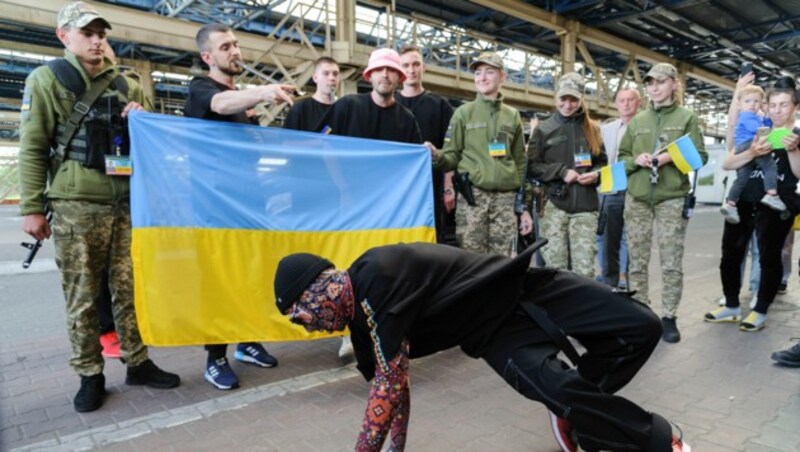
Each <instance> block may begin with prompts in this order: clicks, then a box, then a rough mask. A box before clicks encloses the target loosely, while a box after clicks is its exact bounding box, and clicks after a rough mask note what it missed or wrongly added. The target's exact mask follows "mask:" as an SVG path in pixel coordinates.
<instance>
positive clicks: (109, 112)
mask: <svg viewBox="0 0 800 452" xmlns="http://www.w3.org/2000/svg"><path fill="white" fill-rule="evenodd" d="M47 66H48V67H49V68H50V69H51V70H52V71H53V73H54V74H55V76H56V79H57V80H58V82H59V83H61V85H62V86H63V87H64V88H66V89H68V90H69V91H70V92H72V93H73V94H74V95H75V99H76V102H77V101H78V100H79V99H80V98H81V96H82V95H83V93H84V92H85V91H86V88H87V86H86V83H85V82H84V80H83V77H81V74H80V73H79V72H78V69H76V68H75V67H74V66H73V65H72V64H70V63H69V61H67V60H66V59H64V58H57V59H54V60H50V61H48V62H47ZM120 96H121V97H122V100H121V99H120ZM127 98H128V83H127V81H126V80H125V77H123V76H122V75H118V76H117V77H116V78H115V79H114V80H113V82H111V85H109V88H107V89H106V90H105V91H104V92H103V94H102V95H101V96H100V97H99V98H97V100H95V101H94V103H92V105H91V106H90V107H89V108H88V111H86V113H85V115H84V116H83V119H82V121H81V123H80V127H79V128H78V130H77V132H76V133H75V135H74V136H73V137H72V140H71V141H70V142H69V143H68V144H67V146H66V148H65V149H60V148H59V149H55V150H54V154H56V158H58V159H60V160H67V159H69V160H76V161H79V162H81V163H82V164H83V166H85V167H87V168H93V169H98V170H103V169H104V168H105V155H107V154H119V155H128V153H129V149H130V139H129V137H128V127H127V124H126V123H125V122H124V121H123V119H122V110H123V109H124V108H125V105H126V104H127ZM66 131H67V124H66V123H59V124H58V125H57V127H56V137H55V138H56V140H55V141H56V142H60V140H59V138H61V137H63V136H64V135H65V133H66Z"/></svg>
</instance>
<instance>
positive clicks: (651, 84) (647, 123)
mask: <svg viewBox="0 0 800 452" xmlns="http://www.w3.org/2000/svg"><path fill="white" fill-rule="evenodd" d="M644 84H645V90H646V91H647V95H648V96H649V97H650V105H649V106H648V108H647V109H646V110H644V111H642V112H640V113H639V114H637V115H636V116H634V118H633V119H632V120H631V122H630V124H628V130H626V131H625V135H624V136H623V137H622V142H621V143H620V145H619V159H620V161H623V162H625V171H626V172H627V174H628V193H627V196H626V198H625V224H626V225H627V226H628V253H629V256H630V274H629V275H628V283H629V288H630V290H635V291H636V296H637V298H638V299H639V300H641V301H642V302H644V303H648V304H649V303H650V298H649V295H648V290H649V286H648V283H647V278H648V272H647V268H648V266H649V264H650V249H651V246H652V242H653V229H654V228H653V227H654V226H655V229H656V231H657V236H656V239H657V240H658V251H659V256H660V258H661V272H662V276H661V281H662V285H663V290H662V295H661V304H662V317H661V326H662V329H663V332H662V336H661V338H662V339H663V340H664V341H666V342H671V343H675V342H678V341H680V340H681V335H680V332H679V331H678V326H677V322H676V320H675V319H676V316H677V311H678V305H679V304H680V301H681V296H682V295H683V242H684V239H685V237H686V226H687V224H688V223H689V220H688V219H687V218H684V215H683V204H684V197H685V196H686V194H687V193H688V192H689V190H690V188H691V183H690V181H689V178H688V177H687V175H685V174H683V173H681V172H680V171H679V170H678V168H677V167H676V166H675V164H674V163H673V162H672V158H671V157H670V156H669V154H668V153H667V152H660V151H661V150H663V149H664V147H665V146H667V145H669V144H670V143H672V142H674V141H675V140H677V139H678V138H680V137H682V136H683V135H689V138H690V139H691V140H692V142H693V143H694V145H695V147H697V150H698V151H699V152H700V156H701V158H702V160H703V163H705V162H706V161H707V160H708V154H707V153H706V151H705V148H704V146H703V135H702V133H701V132H700V121H699V119H698V118H697V115H696V114H695V113H694V112H693V111H692V110H689V109H688V108H686V107H683V106H682V105H681V98H682V95H681V86H680V82H679V81H678V71H677V70H676V69H675V66H673V65H671V64H669V63H658V64H656V65H655V66H653V67H652V69H650V71H649V72H648V73H647V75H645V78H644Z"/></svg>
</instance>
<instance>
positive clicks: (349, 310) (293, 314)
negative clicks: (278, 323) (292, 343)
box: [288, 269, 355, 332]
mask: <svg viewBox="0 0 800 452" xmlns="http://www.w3.org/2000/svg"><path fill="white" fill-rule="evenodd" d="M354 307H355V304H354V302H353V286H352V285H351V284H350V277H349V276H348V275H347V272H345V271H337V270H334V269H328V270H325V271H323V272H322V273H320V275H319V276H318V277H317V279H316V280H315V281H314V282H313V283H311V285H310V286H308V288H307V289H306V290H305V291H304V292H303V294H302V295H300V298H299V299H298V300H297V301H296V302H295V303H294V304H293V305H292V307H291V308H289V312H288V315H289V320H290V321H291V322H292V323H296V324H298V325H302V326H303V327H305V329H306V330H307V331H328V332H333V331H342V330H343V329H344V328H345V327H346V326H347V323H348V322H349V321H350V319H351V318H353V309H354Z"/></svg>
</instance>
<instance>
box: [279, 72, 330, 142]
mask: <svg viewBox="0 0 800 452" xmlns="http://www.w3.org/2000/svg"><path fill="white" fill-rule="evenodd" d="M311 78H312V79H313V80H314V83H316V84H317V91H316V92H315V93H314V95H313V96H311V97H307V98H305V99H300V100H298V101H297V102H295V103H294V105H293V106H292V108H291V109H290V110H289V113H287V114H286V121H284V123H283V128H284V129H292V130H305V131H306V132H314V131H316V130H317V129H316V127H317V124H319V121H320V120H321V119H322V117H323V116H325V113H327V112H328V110H330V108H331V105H333V103H334V102H335V101H336V89H337V88H338V87H339V64H338V63H337V62H336V60H334V59H333V58H330V57H320V58H318V59H317V61H315V62H314V75H312V76H311Z"/></svg>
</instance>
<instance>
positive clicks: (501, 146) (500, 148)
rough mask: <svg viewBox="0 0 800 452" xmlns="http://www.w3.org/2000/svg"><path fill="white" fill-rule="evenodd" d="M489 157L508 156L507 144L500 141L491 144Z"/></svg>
mask: <svg viewBox="0 0 800 452" xmlns="http://www.w3.org/2000/svg"><path fill="white" fill-rule="evenodd" d="M489 156H491V157H494V158H500V157H505V156H506V144H505V143H501V142H499V141H492V142H491V143H489Z"/></svg>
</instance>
